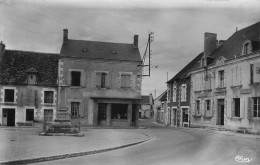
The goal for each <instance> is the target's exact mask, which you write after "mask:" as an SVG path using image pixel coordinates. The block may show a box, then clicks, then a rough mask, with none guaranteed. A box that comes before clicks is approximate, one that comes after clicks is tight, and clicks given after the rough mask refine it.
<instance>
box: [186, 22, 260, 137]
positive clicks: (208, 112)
mask: <svg viewBox="0 0 260 165" xmlns="http://www.w3.org/2000/svg"><path fill="white" fill-rule="evenodd" d="M259 37H260V22H258V23H256V24H253V25H251V26H249V27H246V28H244V29H241V30H239V31H237V32H235V33H234V34H233V35H232V36H231V37H229V38H228V39H227V40H226V41H221V40H220V41H217V34H214V33H205V36H204V54H203V56H202V57H201V60H200V62H199V63H197V65H196V66H194V68H193V70H192V71H191V81H192V88H191V109H192V111H191V115H192V117H191V123H192V125H194V126H214V127H222V128H226V129H230V130H242V131H243V132H246V131H248V132H260V123H259V119H260V88H259V84H260V69H259V68H260V38H259Z"/></svg>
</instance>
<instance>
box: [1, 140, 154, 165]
mask: <svg viewBox="0 0 260 165" xmlns="http://www.w3.org/2000/svg"><path fill="white" fill-rule="evenodd" d="M146 136H147V137H149V136H148V135H146ZM150 140H152V138H151V137H149V138H148V139H146V140H142V141H139V142H135V143H130V144H126V145H122V146H117V147H112V148H106V149H100V150H93V151H85V152H76V153H71V154H61V155H54V156H46V157H40V158H32V159H24V160H13V161H7V162H0V164H3V165H9V164H11V165H16V164H17V165H20V164H30V163H39V162H46V161H54V160H60V159H66V158H73V157H79V156H85V155H92V154H98V153H102V152H108V151H112V150H118V149H122V148H126V147H131V146H134V145H137V144H141V143H144V142H147V141H150Z"/></svg>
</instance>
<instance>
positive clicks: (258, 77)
mask: <svg viewBox="0 0 260 165" xmlns="http://www.w3.org/2000/svg"><path fill="white" fill-rule="evenodd" d="M253 68H254V75H253V78H254V83H256V82H260V62H258V63H255V64H254V67H253Z"/></svg>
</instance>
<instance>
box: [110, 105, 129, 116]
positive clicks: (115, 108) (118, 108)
mask: <svg viewBox="0 0 260 165" xmlns="http://www.w3.org/2000/svg"><path fill="white" fill-rule="evenodd" d="M127 108H128V104H112V110H111V118H112V119H127Z"/></svg>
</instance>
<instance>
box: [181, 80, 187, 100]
mask: <svg viewBox="0 0 260 165" xmlns="http://www.w3.org/2000/svg"><path fill="white" fill-rule="evenodd" d="M186 97H187V86H186V84H182V86H181V101H186Z"/></svg>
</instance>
